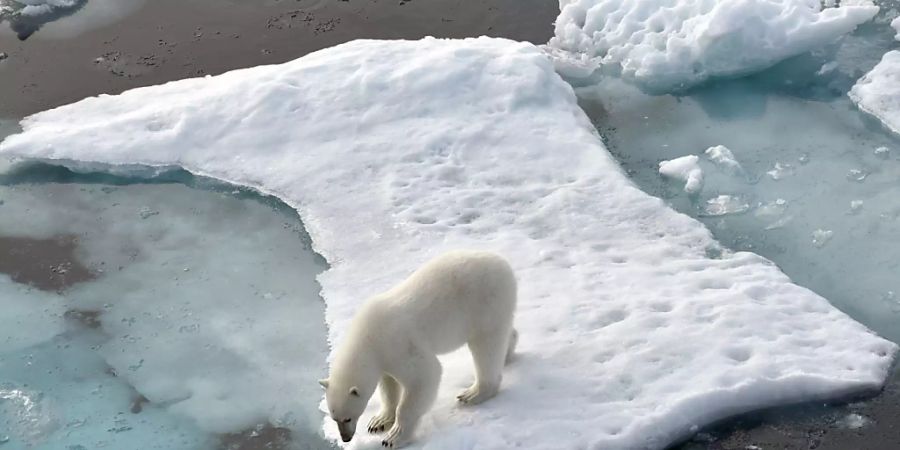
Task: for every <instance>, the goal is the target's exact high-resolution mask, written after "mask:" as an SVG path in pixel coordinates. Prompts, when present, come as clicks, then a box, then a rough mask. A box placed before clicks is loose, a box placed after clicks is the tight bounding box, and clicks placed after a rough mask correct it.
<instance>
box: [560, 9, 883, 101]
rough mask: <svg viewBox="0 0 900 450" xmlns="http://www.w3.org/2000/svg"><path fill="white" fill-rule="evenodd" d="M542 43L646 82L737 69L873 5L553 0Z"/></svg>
mask: <svg viewBox="0 0 900 450" xmlns="http://www.w3.org/2000/svg"><path fill="white" fill-rule="evenodd" d="M559 3H560V9H561V12H560V15H559V17H558V18H557V20H556V30H555V37H554V38H553V39H552V40H551V41H550V45H551V46H554V47H558V48H560V49H563V50H567V51H569V52H577V53H586V54H588V55H590V56H592V57H595V64H598V65H600V66H605V67H608V68H611V69H612V70H613V71H616V72H619V71H620V72H621V74H622V75H623V76H624V77H626V78H630V79H633V80H635V81H637V82H638V83H640V84H641V85H643V86H645V87H648V88H650V89H652V90H677V89H684V88H687V87H690V86H692V85H695V84H697V83H700V82H703V81H704V80H706V79H708V78H710V77H723V76H725V77H727V76H739V75H744V74H747V73H751V72H755V71H758V70H761V69H765V68H767V67H769V66H771V65H773V64H775V63H777V62H779V61H781V60H783V59H785V58H788V57H790V56H794V55H797V54H800V53H803V52H806V51H809V50H812V49H815V48H818V47H820V46H822V45H824V44H827V43H829V42H830V41H833V40H835V39H837V38H839V37H841V36H842V35H844V34H846V33H849V32H850V31H852V30H853V29H854V28H856V26H857V25H859V24H861V23H863V22H866V21H868V20H870V19H871V18H872V17H874V16H875V14H876V13H877V12H878V7H876V6H874V5H872V4H871V2H866V1H860V2H842V5H841V6H840V7H832V8H823V6H822V3H821V2H820V0H742V1H717V0H669V1H666V2H660V1H659V0H560V2H559Z"/></svg>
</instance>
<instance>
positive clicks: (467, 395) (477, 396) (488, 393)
mask: <svg viewBox="0 0 900 450" xmlns="http://www.w3.org/2000/svg"><path fill="white" fill-rule="evenodd" d="M497 391H498V388H496V387H488V386H480V385H479V384H477V383H476V384H473V385H472V386H469V388H468V389H466V390H464V391H462V392H461V393H460V394H459V395H457V396H456V399H457V400H459V402H460V403H462V404H466V405H477V404H479V403H481V402H484V401H485V400H489V399H491V398H493V397H494V396H495V395H497Z"/></svg>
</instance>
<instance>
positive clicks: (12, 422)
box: [0, 384, 59, 446]
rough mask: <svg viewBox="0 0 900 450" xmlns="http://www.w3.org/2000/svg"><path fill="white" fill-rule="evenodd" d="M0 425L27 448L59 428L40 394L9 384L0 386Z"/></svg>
mask: <svg viewBox="0 0 900 450" xmlns="http://www.w3.org/2000/svg"><path fill="white" fill-rule="evenodd" d="M3 419H5V420H3ZM0 423H3V424H4V428H6V429H7V430H8V431H10V432H12V434H14V435H16V436H17V437H18V438H19V439H20V440H22V441H24V442H25V443H26V444H28V445H29V446H32V445H35V444H37V443H39V442H41V441H42V440H43V439H44V438H45V437H46V436H47V435H49V434H50V433H52V432H53V431H54V430H56V429H57V428H58V427H59V425H58V422H57V420H56V418H55V416H54V414H53V413H52V411H51V408H50V406H49V405H48V404H47V402H46V401H45V400H44V398H43V395H42V394H41V393H40V392H32V391H28V390H24V389H18V388H16V387H15V386H13V385H10V384H4V385H0Z"/></svg>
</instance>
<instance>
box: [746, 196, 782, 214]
mask: <svg viewBox="0 0 900 450" xmlns="http://www.w3.org/2000/svg"><path fill="white" fill-rule="evenodd" d="M786 209H787V200H785V199H783V198H779V199H777V200H775V201H773V202H768V203H761V204H759V206H757V208H756V211H754V212H753V214H754V215H755V216H757V217H774V216H780V215H782V214H784V211H785V210H786Z"/></svg>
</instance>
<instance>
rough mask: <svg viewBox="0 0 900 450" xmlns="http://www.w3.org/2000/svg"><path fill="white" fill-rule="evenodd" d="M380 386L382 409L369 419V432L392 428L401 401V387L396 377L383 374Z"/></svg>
mask: <svg viewBox="0 0 900 450" xmlns="http://www.w3.org/2000/svg"><path fill="white" fill-rule="evenodd" d="M378 387H379V389H380V390H381V411H380V412H379V413H378V414H377V415H376V416H375V417H373V418H372V420H370V421H369V433H380V432H382V431H384V430H386V429H389V428H391V426H393V425H394V419H395V418H396V417H397V405H398V404H399V403H400V394H401V388H400V384H398V383H397V380H395V379H394V377H392V376H390V375H387V374H385V375H382V377H381V383H380V384H379V385H378Z"/></svg>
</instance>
